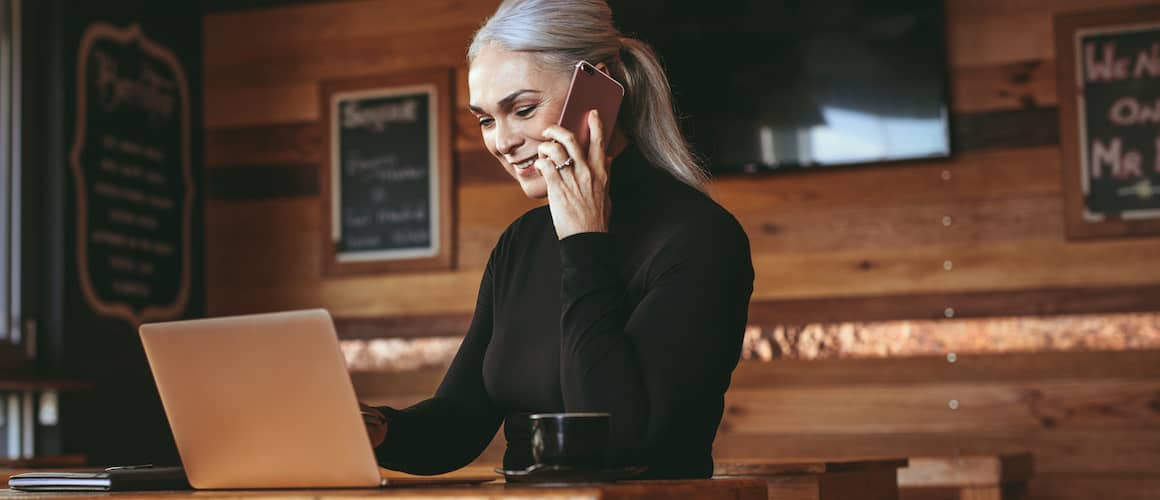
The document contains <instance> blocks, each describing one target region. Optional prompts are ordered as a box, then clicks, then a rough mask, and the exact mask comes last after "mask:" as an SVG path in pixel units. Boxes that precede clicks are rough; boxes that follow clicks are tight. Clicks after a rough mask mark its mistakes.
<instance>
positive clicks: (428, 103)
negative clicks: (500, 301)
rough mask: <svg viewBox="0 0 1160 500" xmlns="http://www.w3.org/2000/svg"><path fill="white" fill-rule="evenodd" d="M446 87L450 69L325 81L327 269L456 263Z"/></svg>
mask: <svg viewBox="0 0 1160 500" xmlns="http://www.w3.org/2000/svg"><path fill="white" fill-rule="evenodd" d="M449 88H450V76H449V72H434V73H424V74H421V75H408V76H391V77H382V78H370V79H359V80H345V81H330V82H325V83H324V84H323V86H322V99H321V100H322V103H323V106H324V107H323V114H324V116H325V122H326V132H327V136H328V137H327V141H326V143H327V158H328V168H326V169H324V170H325V172H326V175H325V177H326V179H325V180H324V185H325V186H326V189H325V191H326V203H325V205H326V213H325V214H324V217H325V219H326V221H327V224H326V225H327V227H328V230H327V231H326V238H327V240H326V247H327V249H328V251H327V252H326V257H325V258H326V262H325V267H326V269H327V270H328V271H329V272H333V273H352V272H356V273H357V272H381V271H396V270H418V269H440V268H449V267H450V265H451V251H450V250H451V241H450V239H451V231H450V225H451V224H450V221H451V219H450V212H451V209H452V207H451V203H450V202H451V200H450V197H451V192H450V191H451V190H450V186H451V179H450V177H451V175H450V168H449V165H450V120H451V116H450V105H449V103H448V100H449V91H448V90H449Z"/></svg>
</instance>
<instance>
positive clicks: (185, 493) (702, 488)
mask: <svg viewBox="0 0 1160 500" xmlns="http://www.w3.org/2000/svg"><path fill="white" fill-rule="evenodd" d="M117 495H119V494H116V493H115V494H113V495H111V496H117ZM92 496H93V495H92V494H91V493H89V494H86V493H59V492H58V493H34V494H30V493H27V492H20V491H15V492H14V491H12V490H3V491H0V498H3V499H21V498H30V497H35V498H38V499H49V498H91V497H92ZM106 496H109V495H106ZM127 496H131V497H132V498H135V499H138V500H175V499H185V498H214V499H245V498H261V499H264V500H350V499H366V498H399V499H422V498H430V499H445V500H451V499H455V500H503V499H522V500H532V499H560V500H580V499H584V500H621V499H643V500H715V499H722V500H724V499H729V500H764V499H765V482H764V481H762V480H761V479H756V478H728V479H689V480H674V481H626V482H621V483H605V484H596V483H594V484H575V485H569V486H559V487H552V488H545V487H542V486H537V485H516V484H496V483H492V484H484V485H479V486H425V487H411V488H363V489H341V488H340V489H325V490H309V489H299V490H197V491H194V490H182V491H137V492H133V493H130V494H127Z"/></svg>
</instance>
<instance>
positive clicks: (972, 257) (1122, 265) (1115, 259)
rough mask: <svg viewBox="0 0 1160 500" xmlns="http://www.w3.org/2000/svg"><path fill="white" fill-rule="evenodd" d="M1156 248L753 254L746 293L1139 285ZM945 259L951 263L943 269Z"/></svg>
mask: <svg viewBox="0 0 1160 500" xmlns="http://www.w3.org/2000/svg"><path fill="white" fill-rule="evenodd" d="M1157 255H1160V240H1155V239H1153V240H1145V239H1140V240H1116V241H1106V242H1101V243H1100V244H1099V245H1082V244H1069V243H1067V242H1064V241H1061V240H1059V239H1045V240H1024V241H1014V242H995V243H992V244H989V245H985V246H978V247H975V246H972V245H945V246H944V245H928V246H923V247H917V248H913V249H910V250H907V251H899V250H889V249H887V250H873V249H871V250H866V251H859V250H840V251H833V252H821V251H819V252H814V253H809V254H796V253H789V254H771V253H756V254H755V255H754V256H753V263H754V269H755V270H756V278H755V282H754V292H753V298H754V299H755V300H777V299H803V298H813V297H826V296H835V295H841V296H847V297H854V296H874V295H895V294H914V293H950V292H969V291H984V290H988V291H1008V290H1028V289H1044V288H1055V287H1060V288H1078V287H1102V286H1146V285H1154V284H1157V283H1160V268H1157V267H1156V266H1153V265H1151V264H1150V263H1151V262H1152V260H1153V259H1155V256H1157ZM948 261H949V262H951V265H952V270H947V269H946V268H945V263H946V262H948ZM1061 269H1066V270H1067V272H1066V273H1063V272H1060V270H1061Z"/></svg>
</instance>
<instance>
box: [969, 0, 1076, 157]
mask: <svg viewBox="0 0 1160 500" xmlns="http://www.w3.org/2000/svg"><path fill="white" fill-rule="evenodd" d="M950 3H954V2H950ZM950 75H951V77H950V89H951V91H950V94H951V111H952V112H953V113H955V115H956V119H957V115H958V114H960V113H981V112H986V111H999V110H1012V109H1029V108H1031V109H1034V108H1044V107H1054V106H1055V105H1056V99H1057V97H1056V93H1055V83H1056V74H1055V61H1054V60H1053V59H1034V60H1025V61H1015V62H1010V63H1005V64H996V65H989V66H961V67H957V68H951V69H950ZM955 146H956V147H958V146H959V145H958V144H955Z"/></svg>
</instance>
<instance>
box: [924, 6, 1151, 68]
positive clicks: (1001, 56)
mask: <svg viewBox="0 0 1160 500" xmlns="http://www.w3.org/2000/svg"><path fill="white" fill-rule="evenodd" d="M1149 3H1151V2H1150V0H1020V1H1018V2H1011V1H1003V0H951V1H948V2H946V6H947V7H946V24H947V45H948V59H949V62H950V66H952V67H964V66H978V65H993V64H1006V63H1012V62H1017V61H1026V60H1035V59H1042V60H1047V59H1054V58H1055V47H1054V44H1053V40H1052V18H1053V17H1054V16H1055V15H1056V14H1061V13H1067V12H1077V11H1089V10H1093V9H1102V8H1119V7H1131V6H1140V5H1147V4H1149Z"/></svg>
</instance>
